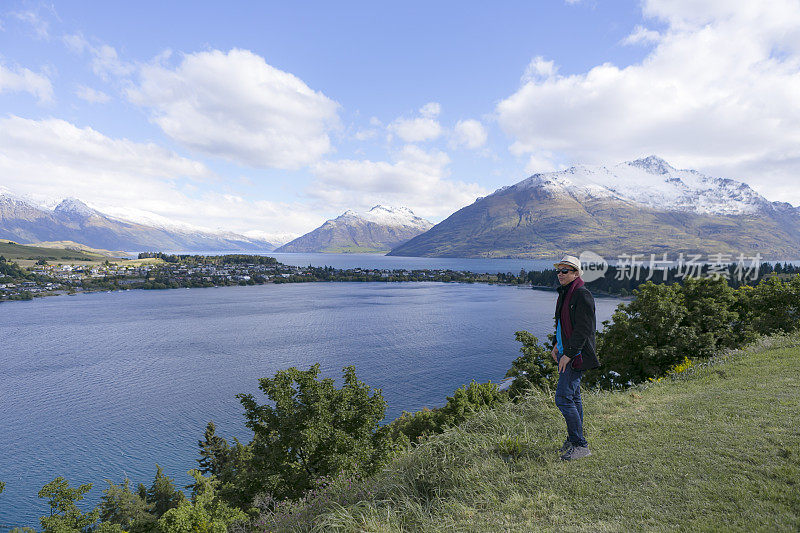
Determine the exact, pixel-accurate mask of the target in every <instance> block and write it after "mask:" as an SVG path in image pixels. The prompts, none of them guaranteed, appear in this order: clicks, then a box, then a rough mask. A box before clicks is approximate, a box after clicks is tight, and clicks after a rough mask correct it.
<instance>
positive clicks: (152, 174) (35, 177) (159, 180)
mask: <svg viewBox="0 0 800 533" xmlns="http://www.w3.org/2000/svg"><path fill="white" fill-rule="evenodd" d="M0 175H2V176H3V186H4V189H5V190H7V191H9V192H11V193H13V194H16V195H21V196H26V197H29V198H32V199H35V200H38V201H48V200H53V199H59V198H64V197H67V196H74V197H76V198H80V199H81V200H83V201H85V202H87V203H89V204H91V205H93V206H95V207H96V208H98V209H100V210H101V211H104V212H109V213H112V214H118V215H123V216H124V215H125V214H126V213H127V214H130V213H134V212H137V211H138V212H140V213H151V214H155V217H153V218H158V216H159V215H160V216H162V217H167V218H169V219H172V220H178V221H182V222H185V223H188V224H193V225H195V226H200V227H205V228H209V229H222V228H224V229H226V230H229V231H236V232H240V233H244V232H256V234H258V235H262V236H263V235H267V234H268V235H269V236H271V237H276V236H278V237H280V235H281V234H285V233H288V234H300V233H302V232H305V231H307V230H308V228H309V227H314V224H317V225H319V224H320V223H321V222H322V221H323V220H324V218H323V217H322V216H321V215H319V214H318V213H317V212H315V211H314V210H312V208H311V207H309V206H306V205H301V204H289V203H283V202H271V201H249V200H246V199H244V198H242V196H241V195H237V194H233V193H230V192H217V191H214V190H210V189H209V188H208V186H209V185H211V184H215V183H217V182H216V181H215V179H214V178H215V176H214V175H213V174H212V173H211V171H210V170H209V169H208V168H207V167H205V166H204V165H203V164H202V163H199V162H197V161H193V160H191V159H186V158H184V157H181V156H179V155H177V154H175V153H174V152H171V151H169V150H166V149H164V148H162V147H160V146H157V145H154V144H152V143H137V142H133V141H130V140H127V139H112V138H110V137H107V136H105V135H103V134H102V133H100V132H98V131H96V130H94V129H92V128H79V127H77V126H75V125H73V124H71V123H69V122H65V121H63V120H57V119H49V120H42V121H36V120H30V119H25V118H20V117H16V116H12V117H8V118H4V119H0ZM197 185H204V186H205V187H203V189H202V190H201V189H200V188H199V187H198V186H197Z"/></svg>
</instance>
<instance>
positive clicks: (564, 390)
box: [556, 355, 587, 446]
mask: <svg viewBox="0 0 800 533" xmlns="http://www.w3.org/2000/svg"><path fill="white" fill-rule="evenodd" d="M559 359H561V355H559ZM582 374H583V370H575V369H574V368H572V364H568V365H567V368H565V369H564V371H563V372H561V373H559V374H558V385H556V406H558V409H559V410H560V411H561V414H562V415H564V420H565V421H566V422H567V433H568V434H569V441H570V442H571V443H572V445H573V446H586V444H587V443H586V439H584V438H583V404H582V403H581V375H582Z"/></svg>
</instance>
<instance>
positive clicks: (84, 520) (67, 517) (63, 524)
mask: <svg viewBox="0 0 800 533" xmlns="http://www.w3.org/2000/svg"><path fill="white" fill-rule="evenodd" d="M91 489H92V484H91V483H86V484H84V485H81V486H79V487H77V488H72V487H70V486H69V482H68V481H67V480H66V479H64V478H63V477H60V476H59V477H57V478H55V479H54V480H53V481H51V482H50V483H48V484H47V485H45V486H44V487H42V490H40V491H39V497H40V498H49V500H48V504H49V505H50V516H42V517H41V518H39V522H40V523H41V524H42V528H43V529H44V531H45V533H67V532H73V531H81V530H83V529H87V528H89V527H90V526H91V525H92V524H94V523H95V522H97V519H98V517H99V515H100V512H99V511H98V510H97V509H94V510H92V511H89V512H88V513H84V512H83V511H81V510H80V509H79V508H78V506H77V505H76V504H75V502H79V501H81V500H82V499H83V496H84V495H85V494H86V493H87V492H89V491H90V490H91Z"/></svg>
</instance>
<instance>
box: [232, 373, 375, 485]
mask: <svg viewBox="0 0 800 533" xmlns="http://www.w3.org/2000/svg"><path fill="white" fill-rule="evenodd" d="M319 373H320V367H319V364H316V365H314V366H312V367H311V368H310V369H308V370H298V369H297V368H295V367H292V368H289V369H288V370H282V371H280V372H277V373H276V374H275V376H274V377H273V378H262V379H260V380H259V388H260V389H261V390H262V392H264V394H266V396H267V397H268V398H269V399H270V400H271V401H272V402H274V406H272V405H261V404H259V403H258V402H256V399H255V398H254V397H253V396H252V395H251V394H240V395H238V398H239V399H240V401H241V402H242V405H243V406H244V408H245V417H246V418H247V427H249V428H250V429H252V430H253V433H254V437H253V442H252V443H251V444H250V447H251V452H252V458H251V459H250V462H251V464H250V468H249V469H248V470H249V471H250V472H249V473H250V476H249V479H248V481H247V483H248V488H247V492H248V493H249V495H250V497H252V496H255V495H256V494H258V493H263V492H269V493H271V494H272V495H273V497H275V498H276V499H281V498H286V497H289V498H295V497H299V496H300V495H302V494H303V493H304V492H305V491H306V490H308V489H310V488H311V487H312V486H313V485H314V483H315V481H316V480H318V479H319V478H321V477H323V476H328V475H331V474H334V473H337V472H342V471H344V472H362V473H370V472H372V471H374V470H375V469H376V468H377V466H378V465H379V464H381V463H382V461H383V460H384V458H385V456H386V454H387V453H388V450H389V442H388V439H387V438H386V432H385V431H383V430H379V428H378V424H379V423H380V421H381V420H383V418H384V412H385V409H386V402H385V400H384V399H383V395H382V394H381V391H380V389H372V388H371V387H369V386H367V385H365V384H364V383H362V382H361V381H359V380H358V378H357V377H356V372H355V368H354V367H352V366H347V367H345V368H344V369H343V374H344V384H343V385H342V387H341V388H338V389H337V388H336V386H335V384H334V381H333V379H330V378H325V379H321V380H318V379H317V378H318V376H319Z"/></svg>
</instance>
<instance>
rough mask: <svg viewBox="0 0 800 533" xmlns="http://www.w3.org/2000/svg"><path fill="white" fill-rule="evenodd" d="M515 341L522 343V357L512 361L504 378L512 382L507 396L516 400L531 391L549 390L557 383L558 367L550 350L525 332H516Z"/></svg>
mask: <svg viewBox="0 0 800 533" xmlns="http://www.w3.org/2000/svg"><path fill="white" fill-rule="evenodd" d="M514 335H515V336H516V339H517V341H519V342H521V343H522V348H520V349H519V351H520V352H522V355H521V356H519V357H517V358H516V359H514V361H513V362H512V363H511V368H510V369H509V370H508V372H507V373H506V377H507V378H510V377H513V378H514V381H513V383H512V384H511V388H510V389H509V396H510V397H511V398H512V399H516V398H519V397H521V396H522V395H524V394H525V393H526V392H528V391H531V390H542V391H546V390H550V389H553V388H555V386H556V383H558V366H557V365H556V363H555V361H554V360H553V357H552V356H551V355H550V350H549V349H547V347H545V346H544V345H542V344H540V343H539V339H538V338H536V337H535V336H534V335H531V334H530V333H528V332H527V331H517V332H516V333H515V334H514Z"/></svg>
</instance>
